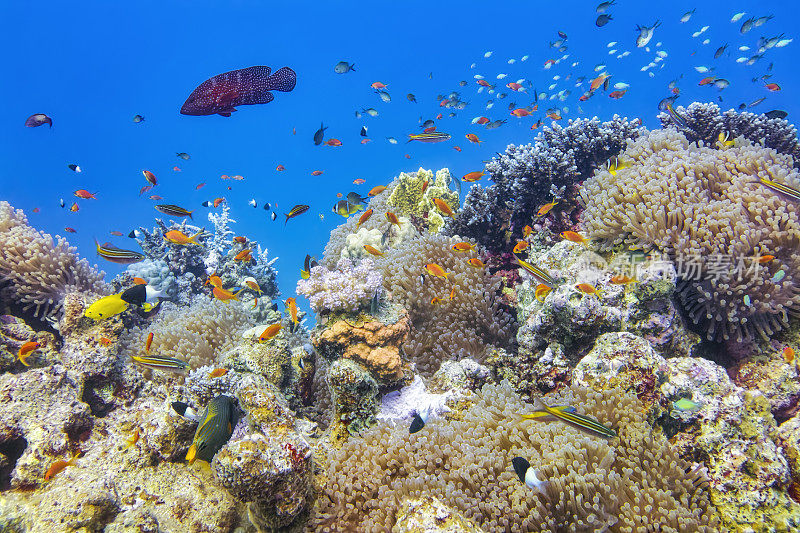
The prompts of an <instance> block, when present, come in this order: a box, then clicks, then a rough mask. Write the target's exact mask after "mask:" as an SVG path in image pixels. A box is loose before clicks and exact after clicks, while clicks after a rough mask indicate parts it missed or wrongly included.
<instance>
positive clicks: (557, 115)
mask: <svg viewBox="0 0 800 533" xmlns="http://www.w3.org/2000/svg"><path fill="white" fill-rule="evenodd" d="M547 118H549V119H551V120H561V113H559V112H558V111H553V112H552V113H548V114H547Z"/></svg>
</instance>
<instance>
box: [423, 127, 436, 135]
mask: <svg viewBox="0 0 800 533" xmlns="http://www.w3.org/2000/svg"><path fill="white" fill-rule="evenodd" d="M434 131H436V126H431V127H430V128H425V129H424V130H422V133H433V132H434Z"/></svg>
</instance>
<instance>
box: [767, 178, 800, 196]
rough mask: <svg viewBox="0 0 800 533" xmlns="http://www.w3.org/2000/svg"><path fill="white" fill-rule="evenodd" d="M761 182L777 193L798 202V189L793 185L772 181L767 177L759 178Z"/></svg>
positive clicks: (799, 192) (799, 193)
mask: <svg viewBox="0 0 800 533" xmlns="http://www.w3.org/2000/svg"><path fill="white" fill-rule="evenodd" d="M761 183H762V184H763V185H765V186H766V187H767V188H768V189H772V190H773V191H775V192H777V193H780V194H783V195H784V196H788V197H789V198H790V199H791V200H794V201H795V202H800V191H798V190H797V189H795V188H794V187H790V186H788V185H784V184H783V183H778V182H777V181H772V180H771V179H769V178H761Z"/></svg>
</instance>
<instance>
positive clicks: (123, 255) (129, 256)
mask: <svg viewBox="0 0 800 533" xmlns="http://www.w3.org/2000/svg"><path fill="white" fill-rule="evenodd" d="M94 244H95V246H96V247H97V255H99V256H100V257H102V258H103V259H106V260H107V261H111V262H112V263H118V264H120V265H130V264H132V263H138V262H139V261H143V260H144V255H142V254H140V253H139V252H134V251H133V250H122V249H121V248H117V247H116V246H111V245H110V244H108V243H106V244H104V245H102V246H101V245H100V243H99V242H97V239H95V241H94Z"/></svg>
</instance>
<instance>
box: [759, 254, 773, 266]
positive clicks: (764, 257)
mask: <svg viewBox="0 0 800 533" xmlns="http://www.w3.org/2000/svg"><path fill="white" fill-rule="evenodd" d="M773 259H775V256H774V255H762V256H760V257H759V258H758V263H759V264H761V265H765V264H767V263H769V262H770V261H772V260H773Z"/></svg>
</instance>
